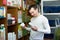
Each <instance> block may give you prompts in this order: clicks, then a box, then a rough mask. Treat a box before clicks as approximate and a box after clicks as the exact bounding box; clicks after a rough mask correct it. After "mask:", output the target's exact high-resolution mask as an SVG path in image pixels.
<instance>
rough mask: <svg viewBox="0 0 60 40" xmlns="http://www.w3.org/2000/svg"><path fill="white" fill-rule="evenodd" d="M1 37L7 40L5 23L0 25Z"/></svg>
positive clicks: (2, 39)
mask: <svg viewBox="0 0 60 40" xmlns="http://www.w3.org/2000/svg"><path fill="white" fill-rule="evenodd" d="M0 39H1V40H5V28H4V24H1V26H0Z"/></svg>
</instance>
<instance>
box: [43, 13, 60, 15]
mask: <svg viewBox="0 0 60 40" xmlns="http://www.w3.org/2000/svg"><path fill="white" fill-rule="evenodd" d="M43 15H60V13H43Z"/></svg>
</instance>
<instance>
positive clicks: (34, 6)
mask: <svg viewBox="0 0 60 40" xmlns="http://www.w3.org/2000/svg"><path fill="white" fill-rule="evenodd" d="M31 8H34V9H36V8H38V7H37V5H30V6H29V7H28V14H27V15H29V16H31V14H30V13H29V11H30V9H31Z"/></svg>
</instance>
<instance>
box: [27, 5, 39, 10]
mask: <svg viewBox="0 0 60 40" xmlns="http://www.w3.org/2000/svg"><path fill="white" fill-rule="evenodd" d="M31 8H34V9H36V8H38V7H37V5H30V6H29V8H28V11H30V9H31Z"/></svg>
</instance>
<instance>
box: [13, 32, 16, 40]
mask: <svg viewBox="0 0 60 40" xmlns="http://www.w3.org/2000/svg"><path fill="white" fill-rule="evenodd" d="M13 40H16V34H15V32H13Z"/></svg>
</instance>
